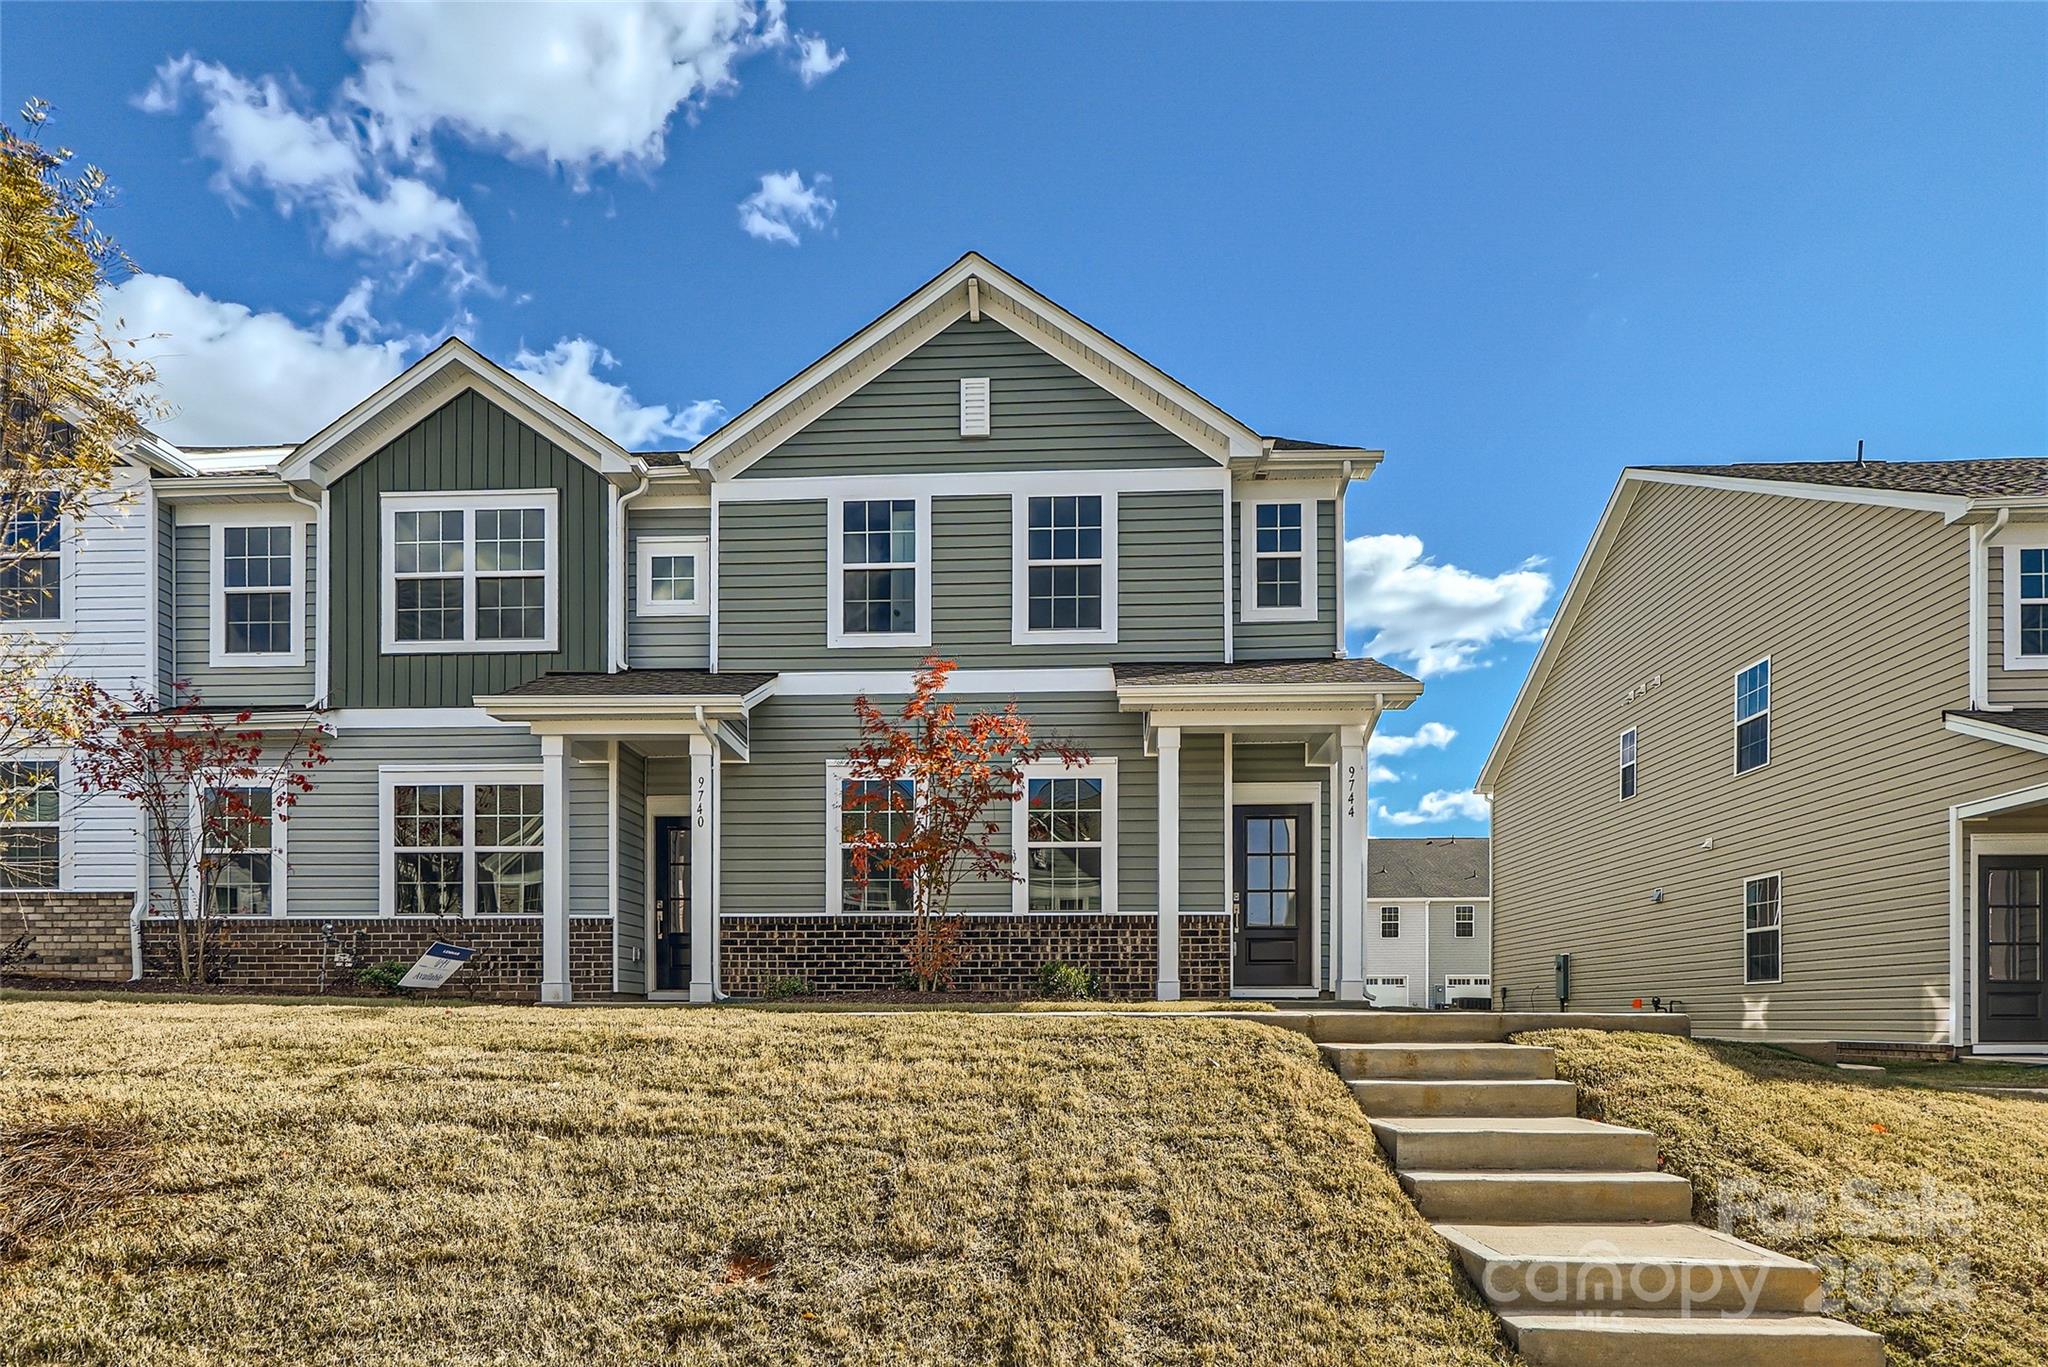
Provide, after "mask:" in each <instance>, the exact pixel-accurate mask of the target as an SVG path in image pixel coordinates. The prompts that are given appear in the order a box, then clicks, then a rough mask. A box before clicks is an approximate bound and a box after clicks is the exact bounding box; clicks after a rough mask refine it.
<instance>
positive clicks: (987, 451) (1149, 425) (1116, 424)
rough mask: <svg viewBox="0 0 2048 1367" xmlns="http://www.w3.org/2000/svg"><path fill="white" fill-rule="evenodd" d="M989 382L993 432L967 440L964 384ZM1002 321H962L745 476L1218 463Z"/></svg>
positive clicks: (822, 416) (856, 392) (845, 400)
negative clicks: (973, 379)
mask: <svg viewBox="0 0 2048 1367" xmlns="http://www.w3.org/2000/svg"><path fill="white" fill-rule="evenodd" d="M973 376H981V377H986V378H987V379H988V381H989V413H990V418H989V435H988V436H986V437H962V436H961V435H960V381H961V380H962V379H964V378H968V377H973ZM1214 464H1215V462H1214V461H1212V460H1211V459H1210V458H1209V457H1208V456H1206V455H1204V454H1203V453H1202V452H1200V451H1197V450H1196V449H1195V448H1194V447H1192V446H1189V445H1188V444H1187V443H1186V442H1184V441H1182V440H1181V439H1180V438H1179V437H1176V436H1175V435H1173V434H1172V433H1171V432H1169V431H1167V430H1166V429H1165V428H1164V427H1161V426H1160V425H1159V424H1158V423H1155V422H1153V421H1152V420H1151V419H1150V418H1147V417H1145V416H1144V415H1143V414H1141V413H1139V412H1138V410H1137V409H1135V408H1133V407H1131V406H1130V405H1129V404H1127V403H1125V402H1124V401H1123V400H1121V399H1119V398H1117V397H1116V396H1115V395H1113V394H1111V393H1110V392H1109V391H1108V390H1106V389H1104V388H1102V387H1101V386H1100V385H1098V384H1096V383H1095V382H1094V381H1093V380H1090V379H1088V378H1086V377H1085V376H1083V375H1081V374H1080V373H1079V372H1078V371H1076V370H1074V369H1072V368H1071V367H1069V366H1067V365H1066V364H1065V363H1064V362H1061V361H1059V360H1056V359H1054V358H1053V357H1052V356H1050V355H1048V354H1047V353H1045V352H1043V351H1041V350H1039V349H1038V348H1037V347H1035V346H1033V345H1032V344H1031V343H1030V342H1028V341H1026V340H1024V338H1022V337H1020V336H1018V335H1017V334H1016V333H1014V332H1012V331H1010V330H1009V329H1008V328H1006V327H1004V326H1003V325H1002V324H1001V323H998V322H997V321H995V320H994V319H993V318H989V317H983V318H982V320H981V321H980V322H978V323H976V322H970V321H968V320H967V319H964V318H963V319H961V320H960V321H959V322H957V323H954V324H953V325H952V326H950V327H948V328H946V329H945V330H944V331H942V332H940V333H939V334H938V335H937V336H935V337H933V338H932V339H931V340H930V341H928V342H926V343H925V344H924V345H923V346H921V347H919V348H918V349H917V350H915V351H913V352H911V353H910V354H909V355H908V356H906V357H904V358H903V359H902V360H900V361H898V362H896V364H894V365H892V366H890V367H889V368H888V369H887V370H885V371H883V372H882V373H881V374H880V375H877V376H876V377H875V378H874V379H872V380H869V381H868V382H867V383H866V384H864V385H862V386H861V387H860V388H859V389H856V390H854V391H853V392H852V393H851V394H849V395H847V396H846V397H845V398H843V399H841V400H840V401H839V402H838V403H836V404H834V405H833V406H832V407H831V408H830V409H828V410H826V411H825V412H824V413H821V414H820V415H818V417H816V418H815V419H813V420H812V421H811V422H810V423H809V424H808V425H806V426H805V427H804V428H802V429H801V430H800V431H798V432H796V433H795V434H793V435H792V436H790V437H789V438H788V439H787V440H785V441H784V442H783V443H782V444H781V445H780V446H778V447H777V448H776V449H775V450H773V451H771V452H770V453H769V454H768V455H766V456H764V457H762V458H761V459H760V460H758V461H756V462H755V463H754V464H753V465H751V466H749V467H748V468H747V469H746V471H745V472H744V473H743V474H742V475H741V478H743V479H766V478H783V479H787V478H790V477H793V476H809V475H851V474H860V475H887V474H927V473H934V472H939V471H953V470H1061V469H1076V468H1084V467H1088V468H1093V467H1106V466H1125V467H1129V466H1150V467H1154V468H1157V467H1163V466H1164V467H1171V466H1189V467H1201V466H1213V465H1214Z"/></svg>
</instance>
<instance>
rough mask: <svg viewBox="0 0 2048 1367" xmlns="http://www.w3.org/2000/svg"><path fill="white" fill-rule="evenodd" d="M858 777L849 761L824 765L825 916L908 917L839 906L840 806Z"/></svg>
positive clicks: (901, 913) (841, 889)
mask: <svg viewBox="0 0 2048 1367" xmlns="http://www.w3.org/2000/svg"><path fill="white" fill-rule="evenodd" d="M855 777H856V775H855V773H854V767H853V765H851V764H849V763H848V762H847V761H845V760H843V759H835V760H827V761H826V762H825V914H826V915H827V916H908V915H910V914H911V913H910V912H907V911H889V910H881V911H846V910H844V909H842V908H841V906H840V904H839V899H840V895H841V894H842V893H843V892H844V891H845V884H844V883H843V882H842V881H841V879H840V876H839V862H840V856H841V855H842V854H843V853H845V849H846V847H845V845H844V844H842V843H841V839H840V837H841V835H842V833H843V832H842V826H841V817H842V816H844V814H845V808H844V807H843V806H842V805H841V800H842V798H843V797H844V794H843V793H842V792H841V791H840V790H841V789H842V788H843V787H844V785H846V784H847V783H850V782H852V781H853V780H854V779H855ZM909 781H910V780H908V779H897V780H896V782H898V783H907V782H909ZM914 791H915V790H914V789H913V792H914ZM916 800H919V799H917V798H913V801H916ZM871 876H872V875H871Z"/></svg>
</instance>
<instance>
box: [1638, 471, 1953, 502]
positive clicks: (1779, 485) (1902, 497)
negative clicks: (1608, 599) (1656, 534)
mask: <svg viewBox="0 0 2048 1367" xmlns="http://www.w3.org/2000/svg"><path fill="white" fill-rule="evenodd" d="M1622 478H1623V479H1633V480H1640V481H1642V482H1643V483H1645V484H1686V485H1691V486H1692V487H1694V488H1697V489H1721V490H1724V491H1727V492H1730V493H1742V494H1778V495H1780V496H1782V497H1786V498H1807V499H1812V500H1814V501H1815V502H1818V503H1868V504H1873V505H1875V506H1877V507H1880V508H1917V509H1919V510H1920V511H1922V512H1930V513H1945V514H1960V513H1964V512H1967V511H1968V510H1969V507H1970V500H1969V499H1967V498H1965V497H1963V496H1962V495H1961V494H1919V493H1912V492H1909V491H1907V490H1903V489H1860V488H1852V487H1850V486H1848V485H1842V484H1809V483H1804V482H1801V481H1799V480H1790V479H1754V478H1747V477H1744V476H1741V475H1700V474H1688V473H1686V472H1684V471H1679V470H1648V469H1643V468H1641V467H1638V466H1630V467H1629V468H1628V469H1626V470H1624V471H1622Z"/></svg>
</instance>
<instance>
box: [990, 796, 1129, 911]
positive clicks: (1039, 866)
mask: <svg viewBox="0 0 2048 1367" xmlns="http://www.w3.org/2000/svg"><path fill="white" fill-rule="evenodd" d="M1021 778H1022V782H1021V784H1020V786H1019V789H1018V794H1017V810H1016V812H1015V813H1014V815H1013V827H1012V829H1013V832H1014V839H1015V842H1016V843H1015V846H1014V852H1015V855H1016V858H1017V860H1018V868H1017V870H1016V872H1017V873H1018V874H1019V875H1021V878H1020V881H1018V882H1017V883H1016V884H1015V885H1014V887H1013V900H1012V908H1013V910H1016V911H1018V912H1050V911H1078V912H1113V911H1115V910H1116V804H1117V797H1116V764H1115V763H1114V761H1111V760H1106V759H1091V760H1089V761H1087V762H1086V763H1084V764H1078V765H1074V766H1072V767H1069V766H1068V765H1065V764H1062V763H1058V762H1052V763H1043V764H1027V765H1025V766H1024V771H1023V773H1022V775H1021Z"/></svg>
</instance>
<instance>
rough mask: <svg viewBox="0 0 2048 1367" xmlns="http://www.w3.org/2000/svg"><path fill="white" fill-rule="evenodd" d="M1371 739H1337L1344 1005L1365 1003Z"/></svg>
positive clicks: (1337, 904)
mask: <svg viewBox="0 0 2048 1367" xmlns="http://www.w3.org/2000/svg"><path fill="white" fill-rule="evenodd" d="M1365 736H1366V728H1365V727H1363V726H1345V727H1339V728H1338V733H1337V742H1338V743H1337V791H1336V792H1335V793H1334V794H1333V795H1332V799H1333V800H1334V801H1335V802H1336V804H1337V813H1336V820H1335V825H1336V828H1337V858H1335V859H1333V860H1331V861H1330V870H1331V874H1332V879H1331V881H1332V882H1334V883H1335V884H1336V887H1335V888H1333V889H1332V890H1331V893H1332V901H1331V906H1332V907H1334V908H1335V909H1336V923H1335V926H1334V927H1333V930H1334V933H1335V935H1336V943H1335V944H1334V945H1332V946H1331V954H1332V956H1333V957H1334V958H1335V959H1336V961H1337V996H1338V999H1339V1000H1341V1001H1363V1000H1364V999H1365V995H1366V994H1365V943H1366V941H1365Z"/></svg>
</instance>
